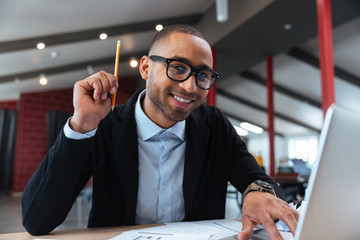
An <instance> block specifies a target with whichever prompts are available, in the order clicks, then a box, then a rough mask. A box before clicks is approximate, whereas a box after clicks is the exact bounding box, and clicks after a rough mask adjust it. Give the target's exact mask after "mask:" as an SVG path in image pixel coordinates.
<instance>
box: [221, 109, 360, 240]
mask: <svg viewBox="0 0 360 240" xmlns="http://www.w3.org/2000/svg"><path fill="white" fill-rule="evenodd" d="M305 201H306V202H307V204H306V205H305V211H304V212H305V214H303V215H301V216H300V219H299V222H298V226H297V229H296V233H295V240H309V239H314V240H317V239H326V240H339V239H346V240H352V239H354V240H355V239H360V227H359V226H360V113H359V112H354V111H351V110H348V109H344V108H341V107H338V106H336V105H332V106H331V107H330V108H329V109H328V111H327V113H326V117H325V120H324V124H323V128H322V131H321V134H320V139H319V151H318V156H317V160H316V161H315V163H314V166H313V169H312V171H311V174H310V178H309V182H308V187H307V190H306V194H305ZM283 238H284V239H293V238H292V237H289V236H286V237H284V236H283ZM224 239H229V240H230V239H236V235H235V236H232V238H231V237H229V238H224ZM251 239H253V240H255V239H270V238H269V236H268V235H267V233H266V232H265V231H264V230H262V232H259V233H254V234H253V236H252V238H251Z"/></svg>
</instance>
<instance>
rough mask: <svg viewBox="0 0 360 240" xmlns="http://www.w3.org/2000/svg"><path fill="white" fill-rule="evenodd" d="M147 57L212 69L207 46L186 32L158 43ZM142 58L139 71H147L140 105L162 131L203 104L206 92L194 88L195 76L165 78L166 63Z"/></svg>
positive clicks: (210, 55)
mask: <svg viewBox="0 0 360 240" xmlns="http://www.w3.org/2000/svg"><path fill="white" fill-rule="evenodd" d="M150 55H158V56H161V57H165V58H172V59H180V60H183V61H185V62H187V63H188V64H190V65H191V66H193V67H195V68H210V69H211V68H212V64H213V62H212V54H211V48H210V46H209V45H208V43H207V42H206V41H205V40H203V39H201V38H198V37H196V36H193V35H190V34H185V33H172V34H171V35H170V36H168V38H167V39H165V40H162V41H161V42H160V43H158V44H157V45H156V46H155V47H154V48H153V49H152V50H151V53H150ZM144 58H145V59H144ZM144 58H143V59H142V62H141V64H142V66H140V68H143V69H144V67H145V68H147V71H146V73H142V76H143V78H144V79H147V80H146V96H145V100H144V103H143V110H144V112H145V114H146V115H147V116H148V117H149V118H150V119H151V120H153V121H154V122H155V123H157V124H158V125H159V126H161V127H165V128H166V127H170V126H172V125H173V124H174V123H176V122H178V121H182V120H184V119H186V118H187V117H188V116H189V114H190V113H191V112H192V111H193V110H194V109H195V108H197V107H198V106H199V105H200V104H201V103H202V102H203V101H204V99H205V98H206V96H207V94H208V90H202V89H200V88H198V87H197V85H196V83H195V76H194V75H192V76H191V77H190V78H188V79H187V80H186V81H184V82H176V81H173V80H171V79H169V78H168V77H167V75H166V63H163V62H153V61H151V60H150V59H149V58H147V57H144ZM140 72H142V71H141V69H140Z"/></svg>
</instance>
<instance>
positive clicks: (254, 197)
mask: <svg viewBox="0 0 360 240" xmlns="http://www.w3.org/2000/svg"><path fill="white" fill-rule="evenodd" d="M245 217H246V218H248V219H250V221H251V222H253V223H261V224H262V225H263V226H264V228H265V230H266V232H267V233H268V234H269V236H270V237H271V239H272V240H274V239H282V237H281V235H280V233H279V232H278V230H277V227H276V225H275V223H274V220H275V219H280V220H282V221H283V222H285V223H286V225H287V226H288V227H289V229H290V231H291V232H292V233H293V234H295V231H296V226H297V222H298V219H299V214H298V212H297V211H296V210H294V209H292V208H291V207H290V206H289V205H288V204H287V203H286V202H285V201H283V200H281V199H279V198H277V197H275V196H273V195H271V194H268V193H262V192H250V193H248V195H247V196H246V197H245V198H244V205H243V219H246V218H245ZM246 221H248V220H246ZM243 223H247V222H243ZM249 225H250V224H246V225H244V226H243V230H246V231H247V232H246V233H244V234H243V235H242V233H241V234H239V238H238V239H248V238H246V237H248V232H249V230H248V228H249V227H248V226H249ZM253 226H256V225H253ZM245 227H246V228H245ZM251 230H252V229H251ZM240 237H241V238H240Z"/></svg>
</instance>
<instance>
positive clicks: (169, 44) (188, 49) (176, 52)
mask: <svg viewBox="0 0 360 240" xmlns="http://www.w3.org/2000/svg"><path fill="white" fill-rule="evenodd" d="M150 54H151V55H160V56H162V57H165V58H174V57H177V58H183V59H187V60H188V61H189V63H190V64H193V65H194V67H196V66H204V65H206V66H209V67H212V61H213V60H212V53H211V47H210V46H209V44H208V43H207V42H206V41H205V40H204V39H202V38H199V37H197V36H194V35H190V34H187V33H179V32H174V33H171V34H170V35H169V36H168V37H167V38H165V39H163V40H161V41H159V42H158V43H157V44H156V46H155V47H154V49H153V50H152V51H151V53H150Z"/></svg>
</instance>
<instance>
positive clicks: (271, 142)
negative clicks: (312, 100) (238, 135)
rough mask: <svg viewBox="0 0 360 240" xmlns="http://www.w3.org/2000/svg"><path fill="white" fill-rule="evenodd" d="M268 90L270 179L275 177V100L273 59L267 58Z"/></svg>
mask: <svg viewBox="0 0 360 240" xmlns="http://www.w3.org/2000/svg"><path fill="white" fill-rule="evenodd" d="M266 90H267V109H268V129H269V130H268V132H269V149H270V151H269V152H270V177H274V175H275V149H274V100H273V58H272V56H266Z"/></svg>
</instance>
